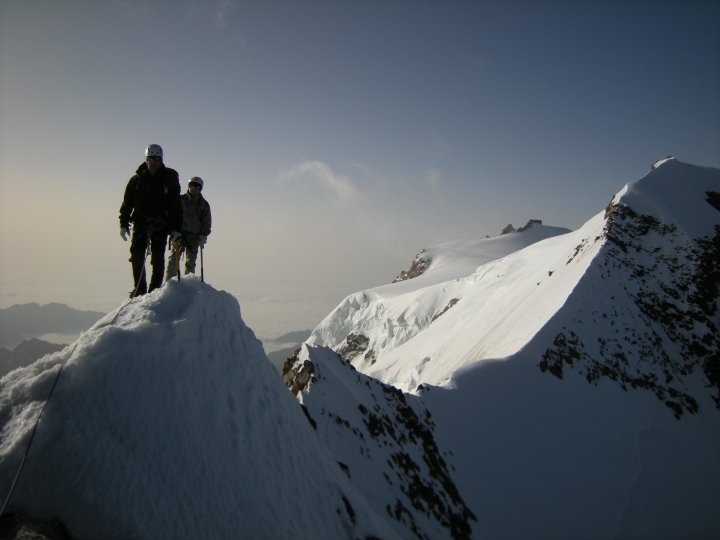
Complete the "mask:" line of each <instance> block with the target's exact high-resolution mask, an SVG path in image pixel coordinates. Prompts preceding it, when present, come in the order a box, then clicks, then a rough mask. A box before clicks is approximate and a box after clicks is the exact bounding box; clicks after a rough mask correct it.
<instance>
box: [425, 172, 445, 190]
mask: <svg viewBox="0 0 720 540" xmlns="http://www.w3.org/2000/svg"><path fill="white" fill-rule="evenodd" d="M443 181H444V178H443V174H442V172H440V171H439V170H438V169H428V170H427V171H425V183H426V184H427V185H428V186H430V187H431V188H432V190H433V191H435V190H437V189H438V188H439V187H440V185H441V184H442V183H443Z"/></svg>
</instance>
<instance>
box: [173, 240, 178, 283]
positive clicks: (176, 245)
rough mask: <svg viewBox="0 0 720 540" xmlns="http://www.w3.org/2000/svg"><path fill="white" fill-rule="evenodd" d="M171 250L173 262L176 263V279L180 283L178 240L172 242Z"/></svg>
mask: <svg viewBox="0 0 720 540" xmlns="http://www.w3.org/2000/svg"><path fill="white" fill-rule="evenodd" d="M173 250H174V251H175V262H176V263H177V278H178V281H180V240H175V241H174V242H173Z"/></svg>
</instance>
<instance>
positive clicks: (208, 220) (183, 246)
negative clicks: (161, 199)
mask: <svg viewBox="0 0 720 540" xmlns="http://www.w3.org/2000/svg"><path fill="white" fill-rule="evenodd" d="M203 186H204V182H203V179H202V178H200V177H199V176H193V177H192V178H191V179H190V180H189V181H188V189H187V193H184V194H183V195H181V196H180V203H181V205H182V229H181V230H180V232H181V233H182V239H181V240H180V244H179V246H178V248H179V249H178V250H177V251H176V250H175V249H170V256H169V257H168V262H167V275H166V276H165V279H166V280H170V279H172V278H173V277H175V276H176V275H177V274H178V263H179V261H178V258H179V257H180V256H182V254H183V253H184V254H185V274H194V273H195V261H197V254H198V248H202V247H203V246H204V245H205V243H206V242H207V237H208V235H209V234H210V229H211V228H212V214H211V213H210V203H209V202H207V201H206V200H205V198H204V197H203V196H202V193H201V191H202V189H203ZM171 247H172V246H171Z"/></svg>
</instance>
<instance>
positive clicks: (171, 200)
mask: <svg viewBox="0 0 720 540" xmlns="http://www.w3.org/2000/svg"><path fill="white" fill-rule="evenodd" d="M130 222H132V223H134V224H135V227H138V228H142V229H148V228H150V227H152V228H154V229H158V228H164V229H167V230H168V231H180V227H181V226H182V207H181V206H180V179H179V178H178V173H177V171H175V170H174V169H171V168H169V167H165V165H162V167H161V168H160V169H159V170H158V172H157V173H155V175H151V174H150V171H149V170H148V168H147V165H146V164H145V162H143V163H142V164H141V165H140V166H139V167H138V168H137V172H136V174H135V175H134V176H133V177H132V178H131V179H130V181H129V182H128V184H127V187H126V188H125V196H124V197H123V202H122V205H121V206H120V227H126V228H128V227H129V225H130Z"/></svg>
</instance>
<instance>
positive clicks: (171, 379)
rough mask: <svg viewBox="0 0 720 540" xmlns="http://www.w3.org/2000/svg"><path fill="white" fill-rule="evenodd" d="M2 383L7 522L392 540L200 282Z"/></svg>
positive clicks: (82, 533)
mask: <svg viewBox="0 0 720 540" xmlns="http://www.w3.org/2000/svg"><path fill="white" fill-rule="evenodd" d="M112 316H113V314H111V315H108V316H107V317H105V318H104V319H103V320H101V321H99V322H98V323H97V324H96V325H95V326H94V327H93V328H91V329H90V330H89V331H87V332H85V333H84V334H83V335H82V336H81V337H80V338H79V340H78V341H77V342H76V343H75V344H74V345H73V346H69V347H67V348H66V349H64V350H63V351H61V352H58V353H56V354H53V355H51V356H48V357H45V358H44V359H42V360H40V361H38V362H36V363H35V364H33V365H31V366H30V367H28V368H23V369H19V370H16V371H14V372H12V373H10V374H8V375H7V376H6V377H4V378H3V379H2V382H1V385H2V386H1V388H0V419H1V421H2V426H3V427H2V442H1V443H0V486H2V493H3V497H5V495H6V493H8V490H9V488H10V485H11V482H12V479H13V477H14V475H15V473H16V471H17V470H18V467H19V465H20V462H21V457H22V454H23V452H24V450H25V448H26V447H27V442H28V437H29V434H30V431H31V428H32V426H33V424H34V422H35V419H36V418H37V414H38V412H39V410H40V408H41V406H42V404H43V403H44V401H45V400H46V399H47V397H48V393H49V391H50V387H51V385H52V383H53V380H54V378H55V376H56V374H57V371H58V369H59V368H60V366H61V365H64V369H63V371H62V373H61V376H60V378H59V379H58V382H57V387H56V389H55V391H54V394H53V395H52V397H51V399H50V401H49V403H48V406H47V408H46V410H45V412H44V414H43V416H42V420H41V421H40V423H39V426H38V430H37V433H36V435H35V439H34V441H33V443H32V446H31V448H30V452H29V455H28V458H27V460H26V461H25V463H24V466H23V469H22V472H21V475H20V477H19V481H18V483H17V486H16V489H15V491H14V492H13V494H12V498H11V499H10V502H9V505H8V508H7V509H6V512H9V513H18V514H25V515H29V516H31V517H33V518H38V519H51V518H57V519H59V520H60V521H62V522H63V523H64V524H65V526H66V527H67V529H68V530H69V531H70V534H71V535H72V537H73V538H74V539H75V540H83V539H99V538H102V539H107V540H112V539H129V538H132V539H144V538H147V539H154V540H157V539H173V540H175V539H193V540H195V539H201V538H207V539H217V538H253V539H256V538H261V539H262V538H266V539H277V538H288V539H289V538H292V539H296V538H306V539H315V538H357V537H364V536H377V537H381V538H394V537H396V535H395V533H394V532H393V530H392V529H391V528H390V527H389V526H388V525H387V521H389V520H388V518H387V517H385V516H382V517H379V516H377V515H375V514H374V513H373V512H372V510H370V509H369V506H368V504H367V502H366V500H365V497H364V495H362V494H361V493H359V492H358V491H357V490H356V489H355V488H354V487H353V486H352V484H351V482H349V481H348V479H347V478H346V476H345V475H344V474H343V473H342V471H340V469H339V467H338V466H337V464H336V462H335V458H334V457H333V456H332V455H331V454H330V453H329V452H328V451H327V449H326V448H325V447H324V445H323V444H322V442H321V441H320V439H319V438H318V436H317V433H316V432H315V431H314V430H313V429H312V427H311V426H310V425H308V423H307V421H306V419H305V416H304V415H303V413H302V410H301V409H300V407H298V405H297V402H296V401H295V399H294V398H293V397H292V396H291V395H290V393H289V392H288V391H287V389H286V388H285V387H284V386H283V384H282V382H281V381H280V379H279V378H278V376H277V372H276V371H275V369H274V368H273V367H272V366H271V364H270V363H269V362H268V361H267V358H266V357H265V354H264V352H263V350H262V346H261V344H260V342H259V341H258V340H257V339H256V338H255V336H254V335H253V333H252V332H251V331H250V330H249V329H248V328H247V327H246V326H245V325H244V323H243V322H242V319H241V317H240V309H239V306H238V303H237V301H236V300H235V299H234V298H233V297H231V296H230V295H228V294H227V293H224V292H218V291H216V290H214V289H212V287H210V286H208V285H205V284H203V283H201V282H200V281H199V280H198V279H195V278H184V279H183V280H182V281H181V282H179V283H178V282H175V281H173V282H169V283H167V284H166V285H165V286H164V287H163V288H162V289H159V290H158V291H156V292H153V293H151V294H148V295H145V296H143V297H141V298H137V299H135V300H133V301H132V303H130V304H129V305H127V306H126V307H124V308H123V309H122V310H121V311H120V313H119V314H118V316H117V320H116V321H115V322H112Z"/></svg>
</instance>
